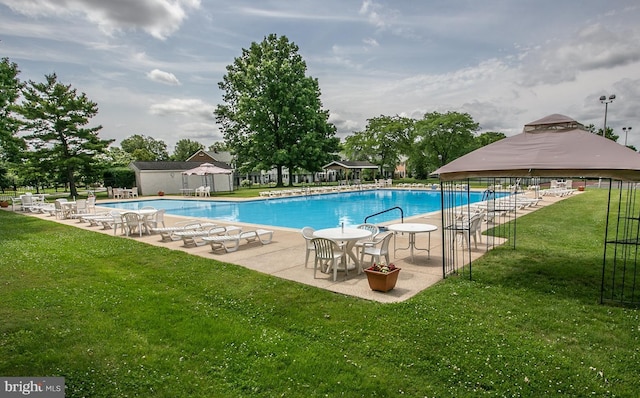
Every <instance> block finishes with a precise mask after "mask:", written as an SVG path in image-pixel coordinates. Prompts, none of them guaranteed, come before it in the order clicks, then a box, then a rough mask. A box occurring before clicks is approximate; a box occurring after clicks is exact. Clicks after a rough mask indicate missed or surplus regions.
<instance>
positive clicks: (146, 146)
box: [120, 134, 169, 162]
mask: <svg viewBox="0 0 640 398" xmlns="http://www.w3.org/2000/svg"><path fill="white" fill-rule="evenodd" d="M120 147H122V149H123V150H124V151H125V152H127V153H129V154H130V155H131V157H132V158H133V160H138V161H143V162H144V161H146V162H151V161H156V160H168V159H169V153H168V152H167V144H165V143H164V141H162V140H156V139H155V138H152V137H146V136H144V135H142V134H134V135H132V136H131V137H128V138H125V139H124V140H122V142H121V143H120Z"/></svg>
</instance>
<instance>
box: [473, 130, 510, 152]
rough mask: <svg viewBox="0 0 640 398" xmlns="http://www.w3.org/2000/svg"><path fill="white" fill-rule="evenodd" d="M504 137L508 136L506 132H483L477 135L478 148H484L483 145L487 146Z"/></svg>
mask: <svg viewBox="0 0 640 398" xmlns="http://www.w3.org/2000/svg"><path fill="white" fill-rule="evenodd" d="M503 138H507V136H506V135H505V134H504V133H498V132H496V131H487V132H485V133H482V134H480V135H479V136H477V137H475V141H476V145H475V146H476V149H477V148H482V147H483V146H487V145H489V144H492V143H494V142H496V141H500V140H501V139H503Z"/></svg>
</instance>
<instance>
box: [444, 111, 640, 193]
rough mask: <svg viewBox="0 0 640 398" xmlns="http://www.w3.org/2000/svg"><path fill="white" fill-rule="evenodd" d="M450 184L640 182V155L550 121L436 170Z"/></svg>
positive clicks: (569, 123)
mask: <svg viewBox="0 0 640 398" xmlns="http://www.w3.org/2000/svg"><path fill="white" fill-rule="evenodd" d="M433 174H437V175H439V176H440V179H441V180H444V181H451V180H458V179H465V178H477V177H603V178H613V179H618V180H631V181H640V154H638V153H637V152H635V151H633V150H631V149H629V148H627V147H626V146H624V145H620V144H618V143H616V142H614V141H612V140H610V139H607V138H604V137H602V136H600V135H597V134H594V133H591V132H589V131H586V130H585V129H584V127H583V125H582V124H581V123H578V122H576V121H575V120H573V119H571V118H569V117H567V116H564V115H557V114H555V115H550V116H547V117H545V118H542V119H540V120H537V121H535V122H531V123H528V124H526V125H525V127H524V131H523V132H522V133H520V134H517V135H514V136H511V137H508V138H504V139H502V140H500V141H497V142H494V143H492V144H489V145H487V146H484V147H482V148H479V149H477V150H475V151H473V152H471V153H468V154H466V155H464V156H462V157H460V158H458V159H455V160H454V161H452V162H450V163H448V164H446V165H444V166H442V167H440V168H439V169H438V170H436V171H434V172H433Z"/></svg>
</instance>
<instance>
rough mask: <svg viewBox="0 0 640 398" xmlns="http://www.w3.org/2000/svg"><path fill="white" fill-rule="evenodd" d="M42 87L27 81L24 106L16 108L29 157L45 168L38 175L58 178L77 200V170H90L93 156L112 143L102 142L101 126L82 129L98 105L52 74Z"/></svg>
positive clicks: (46, 77)
mask: <svg viewBox="0 0 640 398" xmlns="http://www.w3.org/2000/svg"><path fill="white" fill-rule="evenodd" d="M45 79H46V82H45V83H36V82H33V81H29V83H28V84H27V86H26V87H25V88H24V89H23V90H22V95H23V97H24V100H23V102H22V103H21V105H20V106H19V107H18V108H17V110H18V112H19V113H20V114H21V115H22V117H23V118H24V119H25V123H24V130H25V131H26V132H27V134H26V135H25V139H26V140H27V142H28V143H29V144H30V146H31V147H32V148H33V149H32V151H31V152H29V153H28V155H29V157H30V160H31V162H32V163H33V164H34V166H37V165H39V164H44V167H43V168H42V167H41V174H43V173H45V172H46V173H47V174H53V175H55V174H57V175H60V176H62V178H63V179H64V181H63V182H64V183H67V184H69V191H70V193H71V195H72V196H74V197H75V196H77V195H78V192H77V188H76V180H77V178H78V175H77V173H78V172H79V171H80V170H83V169H84V170H87V169H88V170H90V169H91V165H92V164H93V163H96V162H97V161H98V160H97V159H96V155H98V154H101V153H104V152H105V151H106V148H107V147H108V146H109V145H110V144H111V142H113V140H101V139H100V138H99V137H98V131H99V130H100V129H102V126H97V127H91V128H85V127H83V126H85V125H87V124H88V123H89V120H90V119H91V118H92V117H94V116H95V115H96V114H97V113H98V105H97V104H96V103H94V102H92V101H90V100H89V99H88V98H87V96H86V95H85V94H84V93H82V94H80V95H78V94H77V93H76V90H75V89H72V88H71V86H70V85H67V86H65V85H63V84H61V83H58V79H57V76H56V75H55V73H54V74H51V75H46V76H45Z"/></svg>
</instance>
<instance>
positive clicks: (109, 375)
mask: <svg viewBox="0 0 640 398" xmlns="http://www.w3.org/2000/svg"><path fill="white" fill-rule="evenodd" d="M605 215H606V192H604V191H588V192H586V193H585V194H582V195H576V196H575V197H572V198H570V199H567V200H565V201H562V202H560V203H558V204H555V205H553V206H549V207H545V208H543V209H540V210H538V211H536V212H533V213H531V214H529V215H527V216H524V217H522V218H520V219H519V220H518V230H517V249H516V250H512V249H508V248H498V249H496V250H493V251H491V252H489V253H488V254H486V255H485V256H484V257H483V258H482V259H480V260H478V261H476V262H474V263H473V280H472V281H469V280H468V279H466V278H461V277H455V276H454V277H450V278H447V279H446V280H444V281H443V282H441V283H439V284H437V285H436V286H434V287H432V288H429V289H427V290H426V291H424V292H422V293H420V294H419V295H417V296H416V297H414V298H412V299H410V300H408V301H406V302H403V303H397V304H380V303H374V302H369V301H365V300H360V299H357V298H353V297H347V296H342V295H338V294H335V293H330V292H326V291H323V290H321V289H316V288H313V287H309V286H305V285H301V284H297V283H294V282H289V281H285V280H281V279H278V278H275V277H271V276H267V275H262V274H260V273H257V272H253V271H249V270H246V269H244V268H242V267H239V266H236V265H232V264H226V263H222V262H219V261H216V260H212V259H206V258H201V257H196V256H191V255H189V254H187V253H183V252H173V251H170V250H167V249H164V248H161V247H151V246H147V245H144V244H142V243H139V242H136V241H135V240H133V239H124V238H119V237H112V236H109V235H105V234H99V233H93V232H90V231H86V230H81V229H76V228H73V227H68V226H64V225H60V224H57V223H55V222H49V221H43V220H40V219H37V218H33V217H27V216H22V215H18V214H12V213H10V212H5V211H0V244H1V247H2V255H1V257H0V319H1V322H0V375H2V376H63V377H65V379H66V385H67V392H66V394H67V397H83V396H86V397H150V396H153V397H239V396H252V397H253V396H262V397H274V396H285V397H286V396H288V397H313V396H328V397H335V396H347V397H396V396H401V395H404V396H410V397H417V396H429V397H444V396H455V397H465V396H473V397H475V396H516V397H517V396H523V397H541V396H580V397H582V396H598V397H601V396H619V397H635V396H637V395H638V393H639V392H640V378H639V377H638V374H639V373H640V353H639V351H640V341H639V338H640V317H639V313H638V310H637V309H632V308H622V307H615V306H608V305H601V304H599V299H600V280H601V270H602V250H603V243H602V242H603V238H604V222H605Z"/></svg>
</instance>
